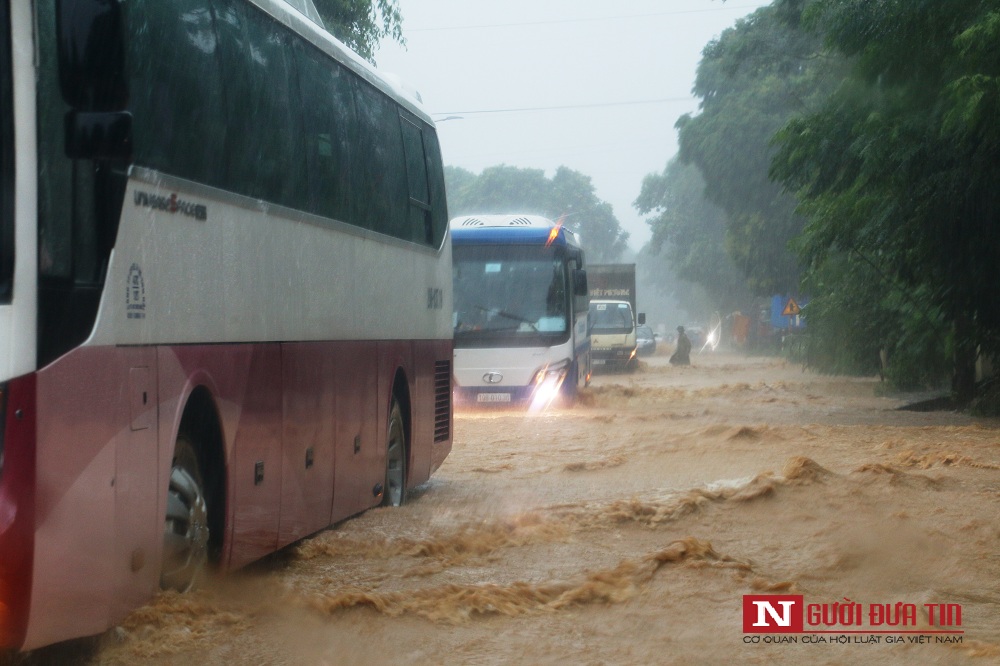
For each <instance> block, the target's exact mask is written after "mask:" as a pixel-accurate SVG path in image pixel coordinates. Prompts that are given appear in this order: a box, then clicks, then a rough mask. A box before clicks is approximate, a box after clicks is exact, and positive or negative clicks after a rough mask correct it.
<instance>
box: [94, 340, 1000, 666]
mask: <svg viewBox="0 0 1000 666" xmlns="http://www.w3.org/2000/svg"><path fill="white" fill-rule="evenodd" d="M913 397H914V396H886V395H882V391H880V385H879V382H878V381H877V380H874V379H873V380H869V379H856V378H839V377H829V376H822V375H818V374H814V373H811V372H808V371H803V370H802V369H801V367H799V366H797V365H794V364H786V363H785V362H783V361H782V360H780V359H768V358H748V357H743V356H737V355H732V354H725V353H718V352H716V353H711V354H708V353H706V354H702V355H696V356H695V357H694V358H693V365H692V366H691V367H684V368H674V367H671V366H670V365H669V364H667V363H666V356H654V357H651V358H649V359H648V360H646V361H644V363H643V365H642V367H641V368H640V370H639V371H637V372H635V373H631V374H607V375H599V376H596V377H595V379H594V382H593V385H592V386H591V388H590V389H588V390H587V391H586V392H585V393H584V395H583V396H582V398H581V401H580V404H578V405H577V406H576V407H574V408H572V409H566V410H555V411H551V412H548V413H544V414H540V415H535V416H525V415H523V414H519V413H513V412H509V411H490V412H474V413H460V414H458V415H457V416H456V420H455V442H454V449H453V452H452V454H451V456H450V457H449V458H448V460H447V461H446V462H445V464H444V466H443V467H442V468H441V469H440V470H439V471H438V472H437V473H436V474H435V476H434V477H433V479H432V480H431V482H430V483H428V484H426V485H425V486H423V487H421V488H419V489H417V490H416V491H415V492H414V493H412V495H411V498H410V502H409V503H408V504H407V505H406V506H404V507H401V508H398V509H377V510H372V511H369V512H368V513H366V514H363V515H361V516H359V517H357V518H355V519H352V520H349V521H346V522H344V523H342V524H340V525H338V526H336V527H335V528H334V529H331V530H329V531H327V532H324V533H322V534H319V535H317V536H316V537H314V538H312V539H309V540H307V541H305V542H303V543H301V544H299V545H298V546H296V547H294V548H291V549H289V550H287V551H285V552H284V553H283V554H282V555H281V556H280V557H277V558H274V559H273V560H272V561H270V562H268V563H266V565H265V566H261V567H256V568H254V569H253V570H250V571H246V572H243V573H240V574H237V575H232V576H229V577H228V578H226V579H224V580H222V581H216V582H214V583H213V584H211V585H209V586H208V587H206V588H205V589H202V590H200V591H198V592H196V593H193V594H189V595H184V596H180V595H174V594H164V595H163V596H161V597H159V598H157V599H156V600H154V602H153V603H151V604H150V605H149V606H147V607H145V608H143V609H140V610H139V611H137V612H135V613H133V614H132V615H131V616H130V617H129V618H128V619H127V620H126V621H125V622H124V623H123V625H122V626H121V627H119V628H117V629H116V630H114V631H112V632H109V633H108V635H106V636H105V637H103V638H102V639H101V641H100V645H101V647H100V648H99V649H98V650H97V651H96V653H92V654H91V655H90V656H89V657H88V659H87V660H86V663H92V664H133V663H148V664H191V663H198V664H243V663H259V664H365V665H368V664H373V663H375V664H380V663H390V662H395V663H407V664H510V663H518V664H520V663H524V664H529V663H530V664H563V663H578V664H585V665H597V664H701V663H724V662H729V661H737V662H741V663H760V664H764V663H772V662H779V663H818V664H840V663H852V662H861V661H870V662H874V663H887V664H910V663H931V664H933V663H939V664H954V663H974V664H977V663H996V662H997V661H998V660H1000V622H998V618H1000V606H998V604H1000V554H998V551H1000V523H998V521H997V508H998V503H1000V424H998V423H997V422H996V421H990V420H982V419H973V418H971V417H968V416H966V415H962V414H956V413H951V412H914V411H903V410H899V409H897V408H898V407H900V406H901V405H903V404H904V401H905V400H906V399H913ZM752 594H791V595H803V597H804V599H805V602H806V603H817V604H832V603H833V602H838V603H843V604H847V603H858V604H861V605H862V607H863V609H864V628H865V629H866V630H867V629H868V628H869V625H870V622H869V620H870V616H869V609H870V607H871V606H873V605H877V604H887V605H889V606H895V604H897V603H898V602H902V603H903V604H913V605H914V607H915V608H917V609H918V615H917V616H916V617H915V618H909V619H910V620H913V622H911V623H910V624H909V625H908V626H904V625H903V624H897V625H889V624H881V625H879V626H878V627H877V628H878V629H881V630H887V629H892V630H896V629H898V630H899V634H898V635H899V640H898V641H896V640H895V635H894V634H885V633H868V632H867V631H864V632H862V631H858V632H856V633H850V634H836V633H828V634H824V633H816V634H812V640H810V639H809V638H808V637H807V636H806V635H797V636H794V638H795V639H796V640H795V641H794V642H792V641H789V642H776V641H774V640H770V642H765V641H763V640H762V641H761V642H758V643H754V642H751V641H750V640H749V639H748V637H749V636H750V635H749V634H744V633H743V626H742V603H743V601H742V600H743V595H752ZM935 604H952V606H950V608H952V609H954V608H955V607H956V606H954V605H958V607H960V609H961V618H960V619H961V624H960V625H958V626H956V625H954V620H955V618H954V617H952V624H951V625H949V626H948V627H942V626H941V623H940V622H934V623H931V621H930V620H931V618H929V617H928V610H927V609H928V608H930V609H934V608H937V607H938V606H935ZM870 628H872V629H875V628H876V627H870ZM943 628H947V629H952V630H956V631H961V632H963V633H961V634H949V635H948V636H950V637H952V638H955V637H959V636H960V638H961V642H957V641H950V642H943V641H937V640H935V638H936V637H937V636H940V635H930V634H926V635H923V634H921V633H920V632H929V631H935V630H941V629H943ZM818 629H820V630H828V629H830V627H828V626H819V627H818ZM905 632H915V633H905ZM922 635H923V638H921V636H922ZM817 637H822V638H823V639H824V640H823V641H819V640H818V638H817ZM910 637H915V638H918V639H919V640H913V641H911V640H910ZM768 638H769V639H771V638H773V637H770V636H769V637H768ZM873 639H878V640H873ZM925 639H926V640H925Z"/></svg>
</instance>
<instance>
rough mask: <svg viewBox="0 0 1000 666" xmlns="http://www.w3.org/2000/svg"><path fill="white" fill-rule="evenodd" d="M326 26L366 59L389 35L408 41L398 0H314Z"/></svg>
mask: <svg viewBox="0 0 1000 666" xmlns="http://www.w3.org/2000/svg"><path fill="white" fill-rule="evenodd" d="M313 3H314V4H315V5H316V10H317V11H318V12H319V15H320V16H321V17H322V18H323V22H324V23H325V24H326V29H327V30H329V31H330V33H331V34H333V36H334V37H336V38H337V39H339V40H340V41H342V42H344V43H345V44H347V45H348V46H349V47H351V49H353V50H354V51H355V52H356V53H357V54H358V55H360V56H361V57H362V58H364V59H365V60H367V61H369V62H371V63H374V62H375V51H376V49H377V48H378V44H379V42H380V41H382V39H384V38H386V37H389V38H391V39H393V40H394V41H396V42H398V43H400V44H403V45H405V44H406V40H405V39H404V38H403V17H402V15H401V14H400V12H399V0H313Z"/></svg>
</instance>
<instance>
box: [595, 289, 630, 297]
mask: <svg viewBox="0 0 1000 666" xmlns="http://www.w3.org/2000/svg"><path fill="white" fill-rule="evenodd" d="M590 295H591V297H592V298H612V297H616V298H628V297H629V295H630V294H629V290H628V289H593V290H591V292H590Z"/></svg>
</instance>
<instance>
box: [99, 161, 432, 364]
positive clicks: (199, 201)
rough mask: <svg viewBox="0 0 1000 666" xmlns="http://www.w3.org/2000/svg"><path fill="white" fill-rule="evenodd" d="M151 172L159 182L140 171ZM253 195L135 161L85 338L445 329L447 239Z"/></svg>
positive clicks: (112, 340)
mask: <svg viewBox="0 0 1000 666" xmlns="http://www.w3.org/2000/svg"><path fill="white" fill-rule="evenodd" d="M154 179H155V180H157V181H159V183H160V184H158V185H156V186H150V185H149V184H148V183H147V182H146V180H154ZM151 200H152V201H161V200H165V201H171V200H176V201H180V202H182V203H188V202H191V203H193V204H194V205H199V206H205V208H206V216H207V219H205V220H198V219H195V218H191V217H188V216H186V215H184V214H183V213H179V212H178V211H174V212H171V211H169V210H160V209H158V208H150V207H149V206H148V204H147V203H146V202H148V201H151ZM252 205H253V202H251V201H250V200H248V199H246V198H245V197H236V196H234V195H228V194H225V193H222V192H219V191H217V190H212V189H211V188H203V187H200V186H197V185H195V184H193V183H189V182H186V181H181V180H179V179H175V178H167V177H159V176H156V175H155V174H152V173H149V172H146V171H144V170H135V174H134V175H133V177H132V178H131V179H130V182H129V187H128V190H127V192H126V195H125V205H124V207H123V210H122V220H121V227H120V229H119V236H118V242H117V243H116V245H115V250H114V252H113V254H112V257H111V262H110V267H109V269H108V286H107V287H106V288H105V291H104V298H103V299H102V301H101V305H100V308H99V310H98V315H97V323H96V324H95V327H94V330H93V333H92V335H91V337H90V339H89V340H88V341H87V342H86V344H92V345H108V344H178V343H188V342H198V343H225V342H229V343H231V342H268V341H282V340H330V339H339V340H359V339H381V340H406V339H447V338H450V337H451V329H450V327H449V326H448V321H447V319H446V318H445V317H442V316H441V312H442V311H443V312H450V309H451V287H450V284H451V267H450V256H451V253H450V246H449V244H447V243H445V247H444V248H442V249H441V250H440V251H434V250H431V249H429V248H427V249H423V248H417V247H415V246H413V245H409V244H406V243H404V242H403V241H397V240H395V239H391V238H389V237H387V236H383V235H381V234H375V233H373V232H367V233H365V232H363V231H361V230H355V229H351V228H348V227H347V225H338V224H337V223H333V222H327V223H325V224H324V223H321V221H320V220H319V219H318V218H312V217H311V216H307V215H305V214H303V213H297V212H295V211H290V210H287V209H280V208H278V207H267V206H263V207H257V209H252V208H251V206H252ZM338 231H339V232H342V233H337V232H338ZM262 238H264V239H268V244H267V245H265V246H262V245H261V239H262ZM209 248H211V249H213V250H214V253H209V252H208V251H207V250H208V249H209ZM241 257H245V258H252V260H249V259H248V260H241V259H240V258H241ZM306 267H308V273H307V272H306V271H304V270H303V269H304V268H306ZM348 267H349V268H348ZM306 275H308V283H306V282H304V278H305V276H306ZM322 285H326V286H325V287H323V288H321V286H322ZM432 297H434V299H436V300H434V299H432ZM372 303H386V304H392V305H391V307H386V308H374V307H371V306H370V304H372ZM431 306H433V307H431Z"/></svg>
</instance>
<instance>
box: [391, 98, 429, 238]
mask: <svg viewBox="0 0 1000 666" xmlns="http://www.w3.org/2000/svg"><path fill="white" fill-rule="evenodd" d="M399 120H400V125H401V127H402V129H403V150H404V152H405V153H406V176H407V183H408V185H409V192H410V206H409V227H410V240H412V241H414V242H416V243H423V244H426V245H433V244H434V228H433V226H432V222H431V205H430V194H429V191H428V187H427V163H426V161H425V160H424V138H423V132H421V130H420V127H419V126H418V125H417V124H416V121H414V120H410V119H409V118H407V117H406V116H405V115H403V114H402V113H400V117H399Z"/></svg>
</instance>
